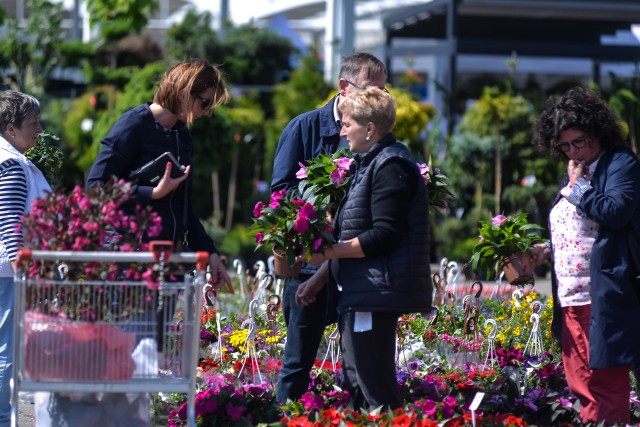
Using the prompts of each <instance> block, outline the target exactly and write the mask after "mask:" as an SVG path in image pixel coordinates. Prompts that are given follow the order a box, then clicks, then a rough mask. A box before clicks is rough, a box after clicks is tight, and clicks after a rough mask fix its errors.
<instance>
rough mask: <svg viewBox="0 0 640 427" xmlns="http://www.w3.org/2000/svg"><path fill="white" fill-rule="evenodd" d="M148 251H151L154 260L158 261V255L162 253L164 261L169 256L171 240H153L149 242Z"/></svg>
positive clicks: (171, 248)
mask: <svg viewBox="0 0 640 427" xmlns="http://www.w3.org/2000/svg"><path fill="white" fill-rule="evenodd" d="M149 251H151V252H153V257H154V258H155V260H156V261H160V255H161V254H162V255H164V260H165V262H167V261H169V258H171V253H172V252H173V242H172V241H171V240H154V241H151V242H149Z"/></svg>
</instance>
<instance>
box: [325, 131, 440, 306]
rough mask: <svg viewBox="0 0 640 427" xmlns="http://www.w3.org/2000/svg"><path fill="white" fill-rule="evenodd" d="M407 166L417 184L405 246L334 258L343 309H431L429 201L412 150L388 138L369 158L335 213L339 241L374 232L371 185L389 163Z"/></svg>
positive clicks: (360, 159)
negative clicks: (377, 253)
mask: <svg viewBox="0 0 640 427" xmlns="http://www.w3.org/2000/svg"><path fill="white" fill-rule="evenodd" d="M398 159H401V160H402V161H405V162H407V164H409V165H410V167H411V169H412V170H413V171H414V173H415V179H416V181H418V185H417V187H416V191H415V194H413V195H412V199H411V200H410V202H409V204H408V211H407V212H406V217H405V218H404V220H405V221H406V223H407V228H406V231H405V233H404V235H403V236H402V241H401V243H400V244H399V245H398V246H397V247H395V248H388V250H387V251H384V252H383V253H381V254H380V255H378V256H373V257H365V258H340V259H337V260H332V271H333V272H334V273H335V274H337V277H335V279H336V282H337V283H338V284H340V285H341V286H342V292H341V294H340V298H339V303H338V310H339V311H340V312H341V313H342V312H347V311H373V312H392V313H415V312H426V311H429V310H430V308H431V302H432V301H431V299H432V287H431V280H430V276H431V272H430V266H429V203H428V195H427V188H426V186H425V184H424V181H423V179H422V177H421V175H420V171H419V170H418V167H417V165H416V162H415V160H414V159H413V157H412V156H411V154H410V153H409V150H408V149H407V148H406V147H405V146H404V145H402V144H400V143H398V142H396V141H395V139H394V138H393V137H392V136H391V135H389V136H387V137H385V138H383V139H382V140H381V141H379V142H378V143H376V144H374V146H373V147H372V148H371V150H369V152H367V153H366V154H364V155H361V156H358V155H357V156H356V170H355V173H354V175H353V177H352V179H351V181H350V182H349V189H348V192H347V195H346V197H345V198H344V199H343V201H342V203H341V204H340V206H339V208H338V213H337V214H336V218H337V221H339V227H337V229H338V232H339V235H338V237H339V239H340V240H349V239H352V238H354V237H357V236H359V235H360V234H362V233H364V232H366V231H368V230H371V229H372V227H373V226H374V218H372V215H371V212H372V187H373V183H374V180H376V173H377V172H378V171H379V170H380V169H381V168H382V167H383V166H384V165H385V164H387V162H389V161H398Z"/></svg>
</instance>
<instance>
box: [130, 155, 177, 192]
mask: <svg viewBox="0 0 640 427" xmlns="http://www.w3.org/2000/svg"><path fill="white" fill-rule="evenodd" d="M167 163H170V164H171V178H180V177H181V176H182V175H184V173H185V170H186V168H185V166H182V165H181V164H180V163H178V161H177V160H176V158H175V157H174V156H173V154H171V153H170V152H169V151H165V152H164V153H162V154H161V155H159V156H158V157H156V158H155V159H153V160H151V161H150V162H148V163H147V164H145V165H144V166H142V167H140V168H138V169H136V170H134V171H133V172H131V173H130V174H129V181H137V182H138V183H140V184H154V185H155V184H157V183H158V182H159V181H160V179H161V178H162V177H163V176H164V172H165V169H166V166H167Z"/></svg>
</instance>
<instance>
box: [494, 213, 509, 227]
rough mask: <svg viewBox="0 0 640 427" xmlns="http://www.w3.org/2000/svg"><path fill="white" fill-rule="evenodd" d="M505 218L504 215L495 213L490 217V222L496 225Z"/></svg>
mask: <svg viewBox="0 0 640 427" xmlns="http://www.w3.org/2000/svg"><path fill="white" fill-rule="evenodd" d="M506 219H507V217H506V216H504V215H496V216H494V217H493V218H492V219H491V223H492V224H493V225H497V226H499V225H500V224H502V223H503V222H504V221H505V220H506Z"/></svg>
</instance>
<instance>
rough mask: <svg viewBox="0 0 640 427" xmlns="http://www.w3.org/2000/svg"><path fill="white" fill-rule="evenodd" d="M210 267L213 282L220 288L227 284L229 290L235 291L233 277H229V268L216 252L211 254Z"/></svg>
mask: <svg viewBox="0 0 640 427" xmlns="http://www.w3.org/2000/svg"><path fill="white" fill-rule="evenodd" d="M209 268H210V273H211V282H213V284H215V285H218V286H217V287H218V288H220V287H222V286H223V285H226V286H227V288H229V291H231V292H233V286H231V278H230V277H229V273H227V268H226V267H225V265H224V263H223V262H222V260H221V259H220V255H218V254H215V253H214V254H211V255H210V256H209Z"/></svg>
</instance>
